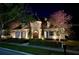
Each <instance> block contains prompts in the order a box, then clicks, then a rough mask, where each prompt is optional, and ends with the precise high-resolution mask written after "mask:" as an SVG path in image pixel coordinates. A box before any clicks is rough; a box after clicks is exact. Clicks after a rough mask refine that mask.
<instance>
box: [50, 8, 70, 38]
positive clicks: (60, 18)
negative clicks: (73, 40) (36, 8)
mask: <svg viewBox="0 0 79 59" xmlns="http://www.w3.org/2000/svg"><path fill="white" fill-rule="evenodd" d="M71 18H72V17H71V16H70V15H68V14H67V13H65V12H64V10H59V11H57V12H54V14H52V15H51V17H50V23H51V25H53V27H54V28H57V29H58V31H57V34H59V36H61V37H62V35H63V34H65V35H67V36H69V35H70V33H71V32H70V31H71V30H70V28H71V25H70V24H71V23H70V20H71ZM65 35H64V37H65ZM60 39H61V38H60ZM64 39H65V38H64Z"/></svg>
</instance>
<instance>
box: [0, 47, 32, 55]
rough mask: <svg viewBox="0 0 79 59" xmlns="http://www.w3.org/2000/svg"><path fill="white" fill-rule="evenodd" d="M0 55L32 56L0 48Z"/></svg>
mask: <svg viewBox="0 0 79 59" xmlns="http://www.w3.org/2000/svg"><path fill="white" fill-rule="evenodd" d="M0 55H31V54H30V53H25V52H20V51H16V50H12V49H7V48H2V47H0Z"/></svg>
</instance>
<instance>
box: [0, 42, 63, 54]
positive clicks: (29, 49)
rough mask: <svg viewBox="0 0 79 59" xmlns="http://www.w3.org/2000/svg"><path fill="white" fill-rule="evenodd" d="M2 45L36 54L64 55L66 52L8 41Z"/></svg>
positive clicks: (0, 44)
mask: <svg viewBox="0 0 79 59" xmlns="http://www.w3.org/2000/svg"><path fill="white" fill-rule="evenodd" d="M0 47H4V48H9V49H13V50H18V51H23V52H28V53H32V54H35V55H63V54H64V53H63V52H56V51H51V50H46V49H40V48H33V47H23V46H16V45H11V44H6V43H0Z"/></svg>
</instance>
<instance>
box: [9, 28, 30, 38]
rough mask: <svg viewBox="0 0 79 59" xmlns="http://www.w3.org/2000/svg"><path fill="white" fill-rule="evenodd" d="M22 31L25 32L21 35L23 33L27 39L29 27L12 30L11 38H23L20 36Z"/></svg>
mask: <svg viewBox="0 0 79 59" xmlns="http://www.w3.org/2000/svg"><path fill="white" fill-rule="evenodd" d="M16 32H19V34H18V37H17V36H16ZM22 32H25V33H24V34H23V35H25V37H24V38H25V39H29V36H28V33H29V29H19V30H12V31H11V33H10V35H11V37H12V38H23V37H22Z"/></svg>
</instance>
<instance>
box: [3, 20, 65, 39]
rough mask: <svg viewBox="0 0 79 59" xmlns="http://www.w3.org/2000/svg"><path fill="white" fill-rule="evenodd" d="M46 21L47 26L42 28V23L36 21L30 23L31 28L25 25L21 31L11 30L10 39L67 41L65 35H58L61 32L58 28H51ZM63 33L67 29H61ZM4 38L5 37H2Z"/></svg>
mask: <svg viewBox="0 0 79 59" xmlns="http://www.w3.org/2000/svg"><path fill="white" fill-rule="evenodd" d="M45 21H46V25H45V26H44V27H43V28H42V25H43V24H42V21H34V22H30V27H28V26H27V25H25V26H24V27H23V28H21V29H13V30H10V37H11V38H20V39H21V38H24V39H33V38H38V39H44V38H47V39H59V40H60V39H65V35H66V34H64V33H62V34H61V35H58V34H57V31H59V29H58V28H53V27H51V28H50V25H51V24H50V22H49V21H47V20H45ZM61 30H62V32H64V31H65V29H63V28H61ZM2 37H3V36H2Z"/></svg>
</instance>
